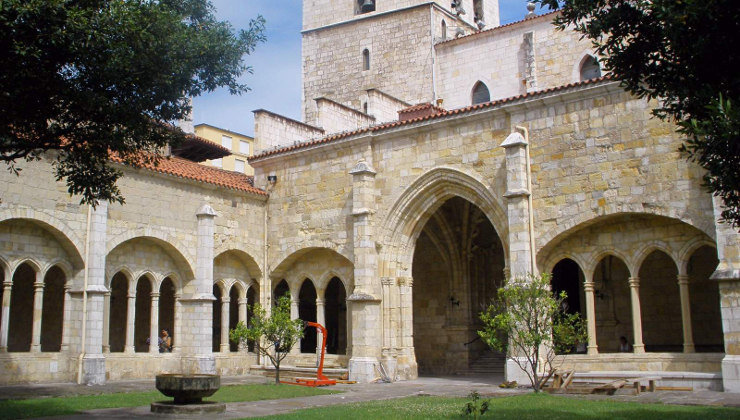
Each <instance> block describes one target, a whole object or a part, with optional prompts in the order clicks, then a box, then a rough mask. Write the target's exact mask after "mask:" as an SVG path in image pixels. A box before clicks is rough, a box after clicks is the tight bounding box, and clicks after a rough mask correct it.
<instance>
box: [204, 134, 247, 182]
mask: <svg viewBox="0 0 740 420" xmlns="http://www.w3.org/2000/svg"><path fill="white" fill-rule="evenodd" d="M194 134H195V135H196V136H199V137H201V138H204V139H206V140H210V141H212V142H214V143H216V144H218V145H221V146H222V147H225V148H226V149H228V150H229V151H230V152H231V154H230V155H228V156H224V157H222V158H218V159H209V160H207V161H206V164H207V165H211V166H214V167H216V168H221V169H225V170H227V171H236V172H241V173H243V174H247V175H254V169H252V167H251V166H249V163H248V159H249V156H251V155H252V151H253V150H254V139H253V138H252V137H249V136H247V135H246V134H239V133H237V132H234V131H231V130H226V129H223V128H219V127H215V126H212V125H210V124H196V125H195V126H194Z"/></svg>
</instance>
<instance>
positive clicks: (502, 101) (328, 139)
mask: <svg viewBox="0 0 740 420" xmlns="http://www.w3.org/2000/svg"><path fill="white" fill-rule="evenodd" d="M612 80H613V79H612V78H611V77H610V76H602V77H599V78H597V79H591V80H585V81H582V82H577V83H569V84H567V85H562V86H557V87H552V88H548V89H543V90H538V91H535V92H530V93H524V94H521V95H517V96H511V97H509V98H504V99H498V100H495V101H491V102H484V103H481V104H476V105H471V106H466V107H464V108H457V109H451V110H442V111H441V112H438V113H436V114H432V115H426V116H423V117H418V118H413V119H409V120H404V121H393V122H389V123H384V124H380V125H373V126H369V127H363V128H359V129H357V130H350V131H344V132H341V133H336V134H332V135H330V136H327V137H323V138H320V139H316V140H311V141H306V142H303V143H297V144H293V145H290V146H286V147H280V148H276V149H272V150H267V151H264V152H262V153H260V154H257V155H254V156H252V157H250V158H249V162H250V163H251V162H253V161H256V160H259V159H261V158H265V157H268V156H273V155H279V154H282V153H287V152H291V151H294V150H298V149H304V148H307V147H311V146H316V145H320V144H324V143H331V142H333V141H336V140H341V139H344V138H347V137H351V136H354V135H357V134H363V133H368V132H373V133H374V132H378V131H382V130H386V129H389V128H394V127H400V126H403V125H407V124H412V123H416V122H421V121H426V120H434V119H439V118H444V117H448V116H451V115H458V114H464V113H466V112H471V111H476V110H480V109H484V108H492V107H496V106H499V105H503V104H506V103H510V102H516V101H520V100H523V99H529V98H534V97H537V96H542V95H546V94H549V93H554V92H560V91H565V90H568V89H572V88H576V87H581V86H586V85H595V84H599V83H602V82H607V81H612ZM412 108H413V107H412ZM435 108H436V107H435ZM407 109H408V108H407ZM440 109H441V108H440Z"/></svg>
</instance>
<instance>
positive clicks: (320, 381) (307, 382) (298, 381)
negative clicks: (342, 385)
mask: <svg viewBox="0 0 740 420" xmlns="http://www.w3.org/2000/svg"><path fill="white" fill-rule="evenodd" d="M306 324H307V325H308V326H309V327H315V328H316V329H317V330H319V331H321V360H320V361H319V369H318V370H317V371H316V379H314V378H295V382H289V381H280V382H281V383H284V384H293V385H301V386H311V387H316V386H327V385H336V384H337V381H336V380H334V379H329V378H327V377H326V376H324V354H325V353H326V328H324V326H323V325H321V324H319V323H318V322H310V321H309V322H307V323H306Z"/></svg>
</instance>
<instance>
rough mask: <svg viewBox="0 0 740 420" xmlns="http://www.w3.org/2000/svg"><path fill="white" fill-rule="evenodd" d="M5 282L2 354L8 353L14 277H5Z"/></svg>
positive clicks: (1, 331) (1, 333)
mask: <svg viewBox="0 0 740 420" xmlns="http://www.w3.org/2000/svg"><path fill="white" fill-rule="evenodd" d="M5 279H6V280H5V281H4V282H3V307H2V311H3V317H2V319H1V320H0V321H1V323H0V352H3V353H5V352H7V351H8V327H9V326H10V293H11V290H12V288H13V281H12V277H10V276H9V275H6V276H5Z"/></svg>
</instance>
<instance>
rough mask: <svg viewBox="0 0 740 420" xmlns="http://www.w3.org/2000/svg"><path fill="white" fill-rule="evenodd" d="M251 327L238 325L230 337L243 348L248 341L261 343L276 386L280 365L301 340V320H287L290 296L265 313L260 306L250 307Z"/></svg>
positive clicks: (262, 351) (286, 296)
mask: <svg viewBox="0 0 740 420" xmlns="http://www.w3.org/2000/svg"><path fill="white" fill-rule="evenodd" d="M252 311H253V315H252V318H251V323H252V325H251V326H247V325H245V324H244V323H243V322H240V323H238V324H237V325H236V328H234V329H233V330H231V332H230V333H229V337H230V338H231V340H232V341H236V342H238V343H240V344H241V345H243V346H246V345H248V343H249V342H250V341H254V342H256V343H260V345H259V346H257V348H258V349H259V352H260V354H262V355H263V356H265V357H267V358H268V359H270V362H272V365H273V366H275V383H276V384H279V383H280V362H282V360H283V359H285V357H286V356H287V355H288V353H290V349H292V348H293V346H294V345H295V343H296V342H297V341H298V340H300V339H301V337H303V321H301V320H300V319H290V296H288V295H284V296H282V297H280V298H279V299H278V301H277V305H276V306H273V308H272V312H271V313H269V314H268V313H267V311H266V310H265V308H263V307H262V306H261V305H260V304H259V303H257V304H255V305H254V306H253V307H252Z"/></svg>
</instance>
